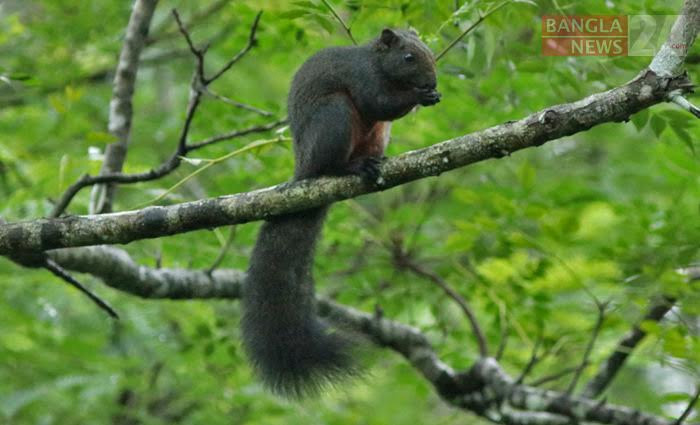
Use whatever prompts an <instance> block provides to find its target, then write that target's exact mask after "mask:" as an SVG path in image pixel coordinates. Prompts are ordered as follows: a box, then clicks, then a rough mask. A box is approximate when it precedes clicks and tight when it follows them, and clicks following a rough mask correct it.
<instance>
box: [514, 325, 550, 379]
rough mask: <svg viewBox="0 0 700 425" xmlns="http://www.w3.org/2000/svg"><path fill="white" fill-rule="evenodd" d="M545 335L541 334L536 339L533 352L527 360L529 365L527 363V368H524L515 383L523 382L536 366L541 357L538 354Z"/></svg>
mask: <svg viewBox="0 0 700 425" xmlns="http://www.w3.org/2000/svg"><path fill="white" fill-rule="evenodd" d="M542 340H543V337H542V335H540V337H539V338H537V341H535V345H534V347H533V348H532V354H530V360H529V361H528V362H527V365H525V368H523V371H522V372H521V373H520V376H518V379H516V380H515V385H520V384H522V383H523V380H524V379H525V377H526V376H527V375H528V374H529V373H530V372H531V371H532V369H533V368H534V367H535V365H536V364H537V363H538V362H539V361H540V359H541V357H540V356H538V355H537V352H538V351H539V349H540V345H541V344H542Z"/></svg>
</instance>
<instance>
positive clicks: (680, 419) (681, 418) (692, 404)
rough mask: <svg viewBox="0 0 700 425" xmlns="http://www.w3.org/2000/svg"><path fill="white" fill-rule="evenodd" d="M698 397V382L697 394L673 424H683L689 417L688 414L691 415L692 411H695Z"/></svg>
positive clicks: (699, 385)
mask: <svg viewBox="0 0 700 425" xmlns="http://www.w3.org/2000/svg"><path fill="white" fill-rule="evenodd" d="M698 399H700V384H698V386H697V388H696V389H695V395H694V396H693V398H692V399H690V402H688V406H687V407H686V408H685V410H684V411H683V413H681V415H680V416H679V417H678V419H676V422H674V423H673V425H681V424H682V423H683V421H685V420H686V419H687V418H688V416H690V413H691V412H692V411H693V408H694V407H695V403H697V402H698Z"/></svg>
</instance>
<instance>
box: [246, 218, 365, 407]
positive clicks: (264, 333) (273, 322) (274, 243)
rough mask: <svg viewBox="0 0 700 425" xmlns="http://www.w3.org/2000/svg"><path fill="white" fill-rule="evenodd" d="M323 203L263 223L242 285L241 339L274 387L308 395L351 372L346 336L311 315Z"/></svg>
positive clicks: (286, 393) (286, 392) (290, 394)
mask: <svg viewBox="0 0 700 425" xmlns="http://www.w3.org/2000/svg"><path fill="white" fill-rule="evenodd" d="M327 210H328V208H327V207H323V208H318V209H313V210H308V211H302V212H300V213H294V214H289V215H286V216H282V217H276V218H274V219H272V220H270V221H267V222H265V223H264V224H263V226H262V228H261V230H260V234H259V235H258V241H257V243H256V245H255V249H254V250H253V254H252V256H251V262H250V267H249V270H248V277H247V281H246V284H245V287H244V291H243V321H242V330H243V344H244V347H245V350H246V352H247V354H248V356H249V357H250V359H251V361H252V363H253V366H254V367H255V369H256V370H257V372H258V374H259V376H260V377H261V379H262V380H263V382H264V383H265V385H266V386H267V387H268V388H270V389H271V390H272V391H273V392H275V393H277V394H280V395H283V396H286V397H291V398H300V397H303V396H306V395H313V394H315V393H317V392H318V391H319V390H321V389H322V388H323V387H325V386H326V385H328V384H331V383H333V382H334V381H336V380H337V379H339V378H342V377H344V376H347V375H352V374H353V373H354V368H353V366H352V361H351V360H352V359H351V355H350V351H349V348H350V341H349V340H348V339H347V338H346V337H343V335H341V334H339V333H337V332H333V331H332V330H330V329H328V328H327V327H326V326H325V325H324V324H323V323H322V322H321V321H320V320H319V319H318V318H317V316H316V307H315V301H314V285H313V278H312V276H311V269H312V264H313V256H314V250H315V245H316V240H317V239H318V236H319V234H320V233H321V227H322V225H323V220H324V218H325V215H326V212H327Z"/></svg>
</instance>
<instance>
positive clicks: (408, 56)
mask: <svg viewBox="0 0 700 425" xmlns="http://www.w3.org/2000/svg"><path fill="white" fill-rule="evenodd" d="M403 60H405V61H406V62H413V61H415V60H416V57H415V56H413V53H406V54H405V55H404V57H403Z"/></svg>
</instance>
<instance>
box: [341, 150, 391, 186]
mask: <svg viewBox="0 0 700 425" xmlns="http://www.w3.org/2000/svg"><path fill="white" fill-rule="evenodd" d="M382 161H383V158H380V157H378V156H365V157H362V158H356V159H353V160H352V161H350V164H348V172H349V173H350V174H355V175H357V176H360V177H362V179H363V180H365V181H368V182H370V183H376V182H377V180H379V177H380V175H381V172H380V170H379V168H380V166H381V165H382Z"/></svg>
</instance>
